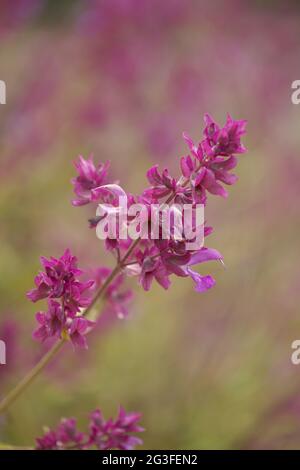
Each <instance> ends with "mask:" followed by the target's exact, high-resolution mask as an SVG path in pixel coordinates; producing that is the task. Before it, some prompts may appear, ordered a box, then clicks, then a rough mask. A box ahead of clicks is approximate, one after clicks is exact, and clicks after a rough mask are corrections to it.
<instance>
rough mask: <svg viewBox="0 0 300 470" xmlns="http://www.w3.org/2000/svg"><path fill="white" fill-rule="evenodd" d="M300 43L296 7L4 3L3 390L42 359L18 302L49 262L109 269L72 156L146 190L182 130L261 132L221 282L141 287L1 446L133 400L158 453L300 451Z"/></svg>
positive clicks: (225, 246)
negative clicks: (299, 94)
mask: <svg viewBox="0 0 300 470" xmlns="http://www.w3.org/2000/svg"><path fill="white" fill-rule="evenodd" d="M299 37H300V8H299V3H298V2H296V1H295V2H292V1H286V2H281V1H278V2H276V1H271V0H270V1H262V0H261V1H250V0H249V1H243V0H226V1H225V0H223V1H222V0H219V1H218V0H217V1H216V2H208V1H202V0H198V1H197V0H189V1H183V0H164V1H161V0H151V1H150V0H149V1H148V0H97V1H94V0H90V1H84V0H81V1H66V0H64V1H62V0H61V1H59V2H54V1H50V0H48V1H43V0H15V1H14V2H12V1H9V0H2V1H1V2H0V41H1V46H0V79H2V80H5V81H6V84H7V104H6V105H5V106H1V107H0V305H1V307H0V338H1V339H5V340H6V342H7V348H8V355H7V365H6V366H0V395H4V394H5V393H6V392H7V391H8V390H9V389H10V387H11V386H12V385H14V384H15V383H16V381H17V380H18V379H19V378H20V377H21V376H22V375H23V374H24V372H25V371H27V370H28V369H29V368H30V367H31V366H32V364H34V363H35V362H36V361H37V359H38V358H39V357H40V355H41V353H42V351H43V347H41V346H40V345H39V344H36V343H35V342H34V341H33V340H32V338H31V333H32V330H33V328H34V326H35V320H34V314H35V312H36V310H37V309H38V308H39V307H38V306H36V305H34V304H31V303H30V302H28V301H27V300H26V298H25V293H26V291H27V290H28V289H30V288H31V287H32V286H33V277H34V275H35V274H36V272H37V270H38V269H39V257H40V256H41V255H45V256H51V255H53V256H60V255H61V254H62V252H63V250H64V249H65V248H66V247H70V248H71V250H72V251H73V252H74V253H75V254H76V255H77V256H78V257H79V259H80V265H81V266H82V267H84V268H95V267H97V266H98V265H101V264H103V263H104V264H106V265H108V266H111V265H112V263H113V260H112V259H111V258H110V257H109V256H108V255H107V254H106V253H105V252H104V250H103V247H102V245H101V243H100V241H99V240H98V239H97V238H96V237H95V234H94V232H93V231H91V230H89V229H88V225H87V219H88V217H89V216H90V213H89V210H88V209H86V208H81V209H75V208H73V207H72V206H71V204H70V200H71V199H72V187H71V185H70V179H71V177H72V176H73V175H74V168H73V165H72V162H73V161H74V159H75V158H76V157H77V155H78V154H80V153H81V154H83V155H84V156H87V155H88V154H89V153H90V152H93V153H94V156H95V160H98V161H104V160H106V159H110V160H111V162H112V172H113V175H114V177H115V178H116V179H120V180H121V183H122V185H123V186H124V187H125V188H126V189H127V190H129V191H131V192H133V193H138V192H139V191H141V190H142V188H143V185H144V184H145V177H144V174H145V171H146V169H147V168H148V167H150V166H151V165H153V164H155V163H157V162H159V163H160V165H161V166H168V167H169V168H170V169H171V170H172V172H174V173H176V172H177V171H178V162H179V157H180V156H181V155H183V154H184V153H185V152H186V148H185V145H184V142H183V141H182V137H181V134H182V131H183V130H186V131H188V132H189V133H190V134H191V135H192V136H193V137H194V138H195V139H200V137H201V132H202V119H203V114H204V113H205V112H209V113H211V114H212V115H213V116H214V117H215V118H216V120H217V121H219V122H221V123H222V122H224V121H225V119H226V113H227V112H229V113H231V114H232V115H233V116H234V117H235V118H236V119H247V120H248V122H249V124H248V134H247V136H246V139H245V143H246V145H247V147H248V153H247V154H245V155H243V156H241V157H240V164H239V166H238V170H237V173H238V176H239V182H238V183H237V184H236V185H235V186H234V187H232V188H231V189H230V197H229V198H228V200H226V201H224V200H222V199H221V198H217V197H211V199H210V201H209V204H208V208H207V211H206V218H207V220H208V222H209V223H210V224H211V225H213V226H214V229H215V231H214V234H213V235H212V236H211V237H210V239H209V246H211V247H214V248H217V249H218V250H220V251H221V252H222V253H223V255H224V258H225V264H226V269H224V268H223V267H222V266H221V265H218V264H216V263H215V264H213V263H211V265H210V266H209V267H207V268H206V267H205V269H204V271H202V272H205V270H207V272H210V273H212V274H213V275H214V276H215V277H216V279H217V285H216V287H215V288H214V289H212V290H210V291H208V292H206V293H205V294H197V293H195V292H194V291H193V288H192V285H191V283H190V282H189V281H187V280H186V281H185V280H182V279H179V280H178V281H177V280H176V279H175V280H174V281H173V284H172V287H171V288H170V290H169V291H167V292H165V291H163V290H162V289H161V288H160V287H158V286H153V288H152V289H151V291H150V292H149V293H145V292H143V291H142V290H141V289H140V288H139V287H138V286H136V285H135V284H134V283H133V284H132V287H133V288H134V290H135V299H134V302H133V304H132V306H131V309H130V316H129V318H128V319H127V320H125V321H119V320H116V319H115V318H106V319H105V320H102V321H100V325H99V328H97V332H96V333H94V334H93V336H92V337H91V338H90V349H89V351H88V352H80V353H79V354H74V353H73V352H72V351H71V348H70V350H68V348H67V350H66V351H65V352H63V353H62V354H61V355H60V356H59V357H58V358H57V359H56V361H55V362H54V363H53V364H52V365H51V366H50V367H49V368H48V369H47V371H46V373H44V375H43V376H41V377H40V378H39V379H38V380H37V381H36V382H35V383H34V384H33V385H32V386H31V388H30V389H28V390H27V391H26V393H24V395H23V396H22V397H21V398H20V399H19V400H18V401H17V402H16V403H15V404H14V405H13V407H12V409H11V410H10V412H9V414H8V415H6V416H5V417H2V418H1V420H0V441H1V442H9V443H11V444H15V445H19V446H22V445H33V443H34V438H35V437H36V436H37V435H40V434H41V433H42V427H43V426H44V425H49V426H54V425H56V423H57V422H58V421H59V420H60V418H61V417H62V416H75V417H76V418H77V419H78V421H79V423H80V425H82V426H84V425H85V423H86V420H87V416H88V413H89V412H90V410H92V409H93V408H96V407H101V408H102V410H103V412H104V414H105V416H107V417H108V416H110V415H115V414H116V413H117V408H118V406H119V404H122V405H123V406H124V407H125V408H126V409H127V410H136V411H140V412H141V413H142V414H143V420H142V421H143V425H144V427H145V428H146V432H145V433H144V436H143V437H144V447H145V448H148V449H164V448H170V449H188V448H195V449H205V448H206V449H216V448H220V449H232V448H233V449H238V448H252V449H254V448H259V449H260V448H274V449H280V448H300V366H298V367H297V366H295V365H292V364H291V360H290V357H291V353H292V350H291V343H292V341H293V340H295V339H300V318H299V314H300V312H299V280H300V273H299V196H300V190H299V183H300V163H299V148H300V132H299V123H300V106H299V107H298V106H296V105H293V104H292V103H291V83H292V81H293V80H296V79H300V71H299V56H300V41H299Z"/></svg>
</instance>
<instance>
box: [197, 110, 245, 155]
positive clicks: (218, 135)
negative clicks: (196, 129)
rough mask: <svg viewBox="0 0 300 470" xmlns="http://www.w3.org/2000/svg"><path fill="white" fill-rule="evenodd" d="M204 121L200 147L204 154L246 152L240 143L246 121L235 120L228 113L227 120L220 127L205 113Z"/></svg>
mask: <svg viewBox="0 0 300 470" xmlns="http://www.w3.org/2000/svg"><path fill="white" fill-rule="evenodd" d="M204 121H205V124H206V126H205V129H204V136H205V140H204V141H203V142H202V149H203V150H204V152H205V153H206V154H208V155H213V156H214V157H216V156H218V155H222V156H224V157H230V156H231V155H235V154H237V153H245V152H246V148H245V147H244V145H242V143H241V136H242V135H243V134H245V133H246V125H247V121H245V120H241V121H235V120H234V119H232V117H231V116H230V115H229V114H228V116H227V121H226V123H225V126H224V127H223V128H222V129H220V127H219V126H218V124H217V123H216V122H215V121H214V120H213V118H212V117H211V116H210V115H209V114H205V116H204Z"/></svg>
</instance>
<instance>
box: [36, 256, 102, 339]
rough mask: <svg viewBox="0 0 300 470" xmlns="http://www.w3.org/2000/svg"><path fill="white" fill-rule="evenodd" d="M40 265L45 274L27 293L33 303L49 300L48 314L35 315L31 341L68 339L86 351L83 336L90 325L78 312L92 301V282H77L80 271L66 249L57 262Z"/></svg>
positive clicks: (40, 276)
mask: <svg viewBox="0 0 300 470" xmlns="http://www.w3.org/2000/svg"><path fill="white" fill-rule="evenodd" d="M41 264H42V266H43V267H44V271H41V272H40V273H39V274H38V275H37V276H36V278H35V285H36V287H35V288H34V289H32V290H30V291H29V292H28V293H27V297H28V298H29V299H30V300H31V301H32V302H37V301H38V300H41V299H47V300H48V309H47V311H46V312H44V311H40V312H38V313H37V314H36V319H37V321H38V323H39V327H38V329H37V330H35V331H34V333H33V336H34V338H35V339H37V340H39V341H42V342H43V341H45V340H46V339H48V338H52V337H57V338H62V337H67V338H69V339H70V340H71V341H72V343H73V345H74V346H79V347H83V348H86V347H87V343H86V339H85V334H86V333H87V332H88V330H89V329H90V328H91V327H92V326H93V322H91V321H90V320H88V319H87V318H84V316H83V315H80V312H81V309H83V308H85V307H87V306H88V305H89V303H90V301H91V288H92V287H93V285H94V281H93V280H88V281H86V282H81V281H79V279H78V276H80V275H81V274H82V271H81V270H80V269H78V267H77V258H76V257H75V256H73V255H72V254H71V253H70V250H69V249H67V250H66V251H65V252H64V254H63V255H62V256H61V257H60V258H58V259H57V258H53V257H51V258H50V259H46V258H44V257H42V258H41Z"/></svg>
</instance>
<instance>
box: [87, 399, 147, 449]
mask: <svg viewBox="0 0 300 470" xmlns="http://www.w3.org/2000/svg"><path fill="white" fill-rule="evenodd" d="M140 417H141V415H140V414H139V413H128V414H127V413H126V412H125V410H124V409H123V408H121V407H120V410H119V415H118V417H117V419H116V420H113V419H112V418H110V419H109V420H107V421H106V420H105V419H104V418H103V415H102V413H101V411H100V410H96V411H94V412H93V413H92V415H91V423H90V434H89V437H90V441H89V442H90V445H93V444H94V445H95V446H96V447H97V448H98V449H101V450H109V449H120V450H132V449H133V448H134V447H135V446H137V445H141V444H142V440H141V439H139V438H138V437H136V436H133V435H132V433H138V432H142V431H144V429H143V428H142V427H141V426H139V425H138V424H137V423H138V421H139V420H140Z"/></svg>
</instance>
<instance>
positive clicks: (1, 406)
mask: <svg viewBox="0 0 300 470" xmlns="http://www.w3.org/2000/svg"><path fill="white" fill-rule="evenodd" d="M64 343H65V340H64V339H60V340H59V341H57V342H56V343H55V344H54V346H53V347H52V348H51V349H50V350H49V351H48V352H47V353H46V354H45V355H44V356H43V357H42V359H41V360H40V361H39V362H38V363H37V364H36V365H35V366H34V367H33V368H32V369H31V370H30V371H29V372H28V374H27V375H25V377H24V378H23V379H22V380H21V381H20V382H19V383H18V384H17V385H16V387H15V388H13V389H12V390H11V392H9V394H8V395H6V397H5V398H3V400H2V401H1V402H0V414H1V413H3V412H4V411H6V410H7V408H8V407H9V406H10V405H11V404H12V403H13V402H14V401H15V400H16V399H17V398H18V397H19V395H21V393H22V392H23V391H24V390H25V389H26V388H27V387H28V385H30V384H31V382H32V381H33V380H34V379H35V377H37V375H39V373H40V372H41V371H42V370H43V369H44V368H45V367H46V365H47V364H48V363H49V362H50V361H51V359H52V358H53V357H54V356H55V354H56V353H57V352H58V351H59V350H60V349H61V348H62V346H63V344H64Z"/></svg>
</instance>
